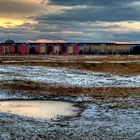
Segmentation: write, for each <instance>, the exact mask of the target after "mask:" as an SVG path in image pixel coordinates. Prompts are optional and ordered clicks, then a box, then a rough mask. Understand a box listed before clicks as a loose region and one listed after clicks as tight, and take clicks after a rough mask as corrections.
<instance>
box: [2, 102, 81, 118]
mask: <svg viewBox="0 0 140 140" xmlns="http://www.w3.org/2000/svg"><path fill="white" fill-rule="evenodd" d="M77 111H78V108H77V107H74V106H73V104H72V103H68V102H59V101H1V102H0V112H7V113H12V114H17V115H21V116H27V117H33V118H41V119H48V120H50V119H57V118H58V116H59V117H61V116H74V115H76V114H77Z"/></svg>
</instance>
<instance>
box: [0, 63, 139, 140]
mask: <svg viewBox="0 0 140 140" xmlns="http://www.w3.org/2000/svg"><path fill="white" fill-rule="evenodd" d="M13 80H31V81H35V82H39V83H40V82H44V83H49V84H53V85H54V84H56V85H61V86H66V87H67V86H70V87H75V86H77V87H93V88H94V87H140V75H136V76H131V75H129V76H119V75H112V74H110V73H94V72H90V71H83V70H75V69H68V68H52V67H42V66H8V65H7V66H6V65H1V66H0V82H4V83H5V82H12V81H13ZM13 92H15V91H13ZM17 92H18V93H15V94H14V93H12V94H11V91H10V89H0V100H7V99H25V100H26V99H34V97H33V96H31V97H30V96H23V95H24V94H23V93H22V91H20V89H19V91H17ZM24 92H25V91H24ZM45 97H46V99H47V93H46V96H45ZM53 99H55V100H65V101H72V102H74V103H80V104H81V105H83V108H84V110H83V112H82V113H81V115H80V116H78V117H73V118H69V119H66V118H65V119H62V120H59V121H48V120H39V119H33V118H28V117H22V116H18V115H13V114H10V113H2V112H1V113H0V140H3V139H5V140H12V139H21V140H22V139H36V140H46V139H49V140H53V139H54V140H55V139H61V140H85V139H86V140H89V139H91V140H104V139H106V140H124V139H128V140H139V138H140V96H139V94H138V95H131V96H129V97H122V98H121V97H118V98H104V99H94V98H92V97H86V96H85V95H80V96H78V97H58V96H57V97H53Z"/></svg>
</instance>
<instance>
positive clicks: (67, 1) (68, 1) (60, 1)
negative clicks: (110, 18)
mask: <svg viewBox="0 0 140 140" xmlns="http://www.w3.org/2000/svg"><path fill="white" fill-rule="evenodd" d="M44 1H45V0H44ZM132 1H133V0H50V2H49V3H50V4H55V5H65V6H75V5H89V6H91V5H92V6H95V5H96V6H99V5H100V6H110V5H112V6H114V5H120V4H121V5H122V4H126V3H129V2H132Z"/></svg>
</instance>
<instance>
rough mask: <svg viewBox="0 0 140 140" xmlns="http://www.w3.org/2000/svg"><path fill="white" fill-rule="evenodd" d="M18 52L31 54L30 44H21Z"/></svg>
mask: <svg viewBox="0 0 140 140" xmlns="http://www.w3.org/2000/svg"><path fill="white" fill-rule="evenodd" d="M18 52H19V54H29V46H28V45H26V44H22V45H19V48H18Z"/></svg>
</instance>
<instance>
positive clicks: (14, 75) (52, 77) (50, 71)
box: [0, 65, 140, 87]
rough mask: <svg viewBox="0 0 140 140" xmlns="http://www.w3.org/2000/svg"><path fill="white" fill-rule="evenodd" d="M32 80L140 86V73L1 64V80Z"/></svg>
mask: <svg viewBox="0 0 140 140" xmlns="http://www.w3.org/2000/svg"><path fill="white" fill-rule="evenodd" d="M13 80H31V81H35V82H44V83H49V84H56V85H62V86H69V87H72V86H73V87H76V86H77V87H140V75H136V76H130V75H129V76H120V75H112V74H110V73H97V72H96V73H94V72H90V71H84V70H76V69H68V68H52V67H43V66H4V65H3V66H2V65H1V66H0V81H13Z"/></svg>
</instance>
